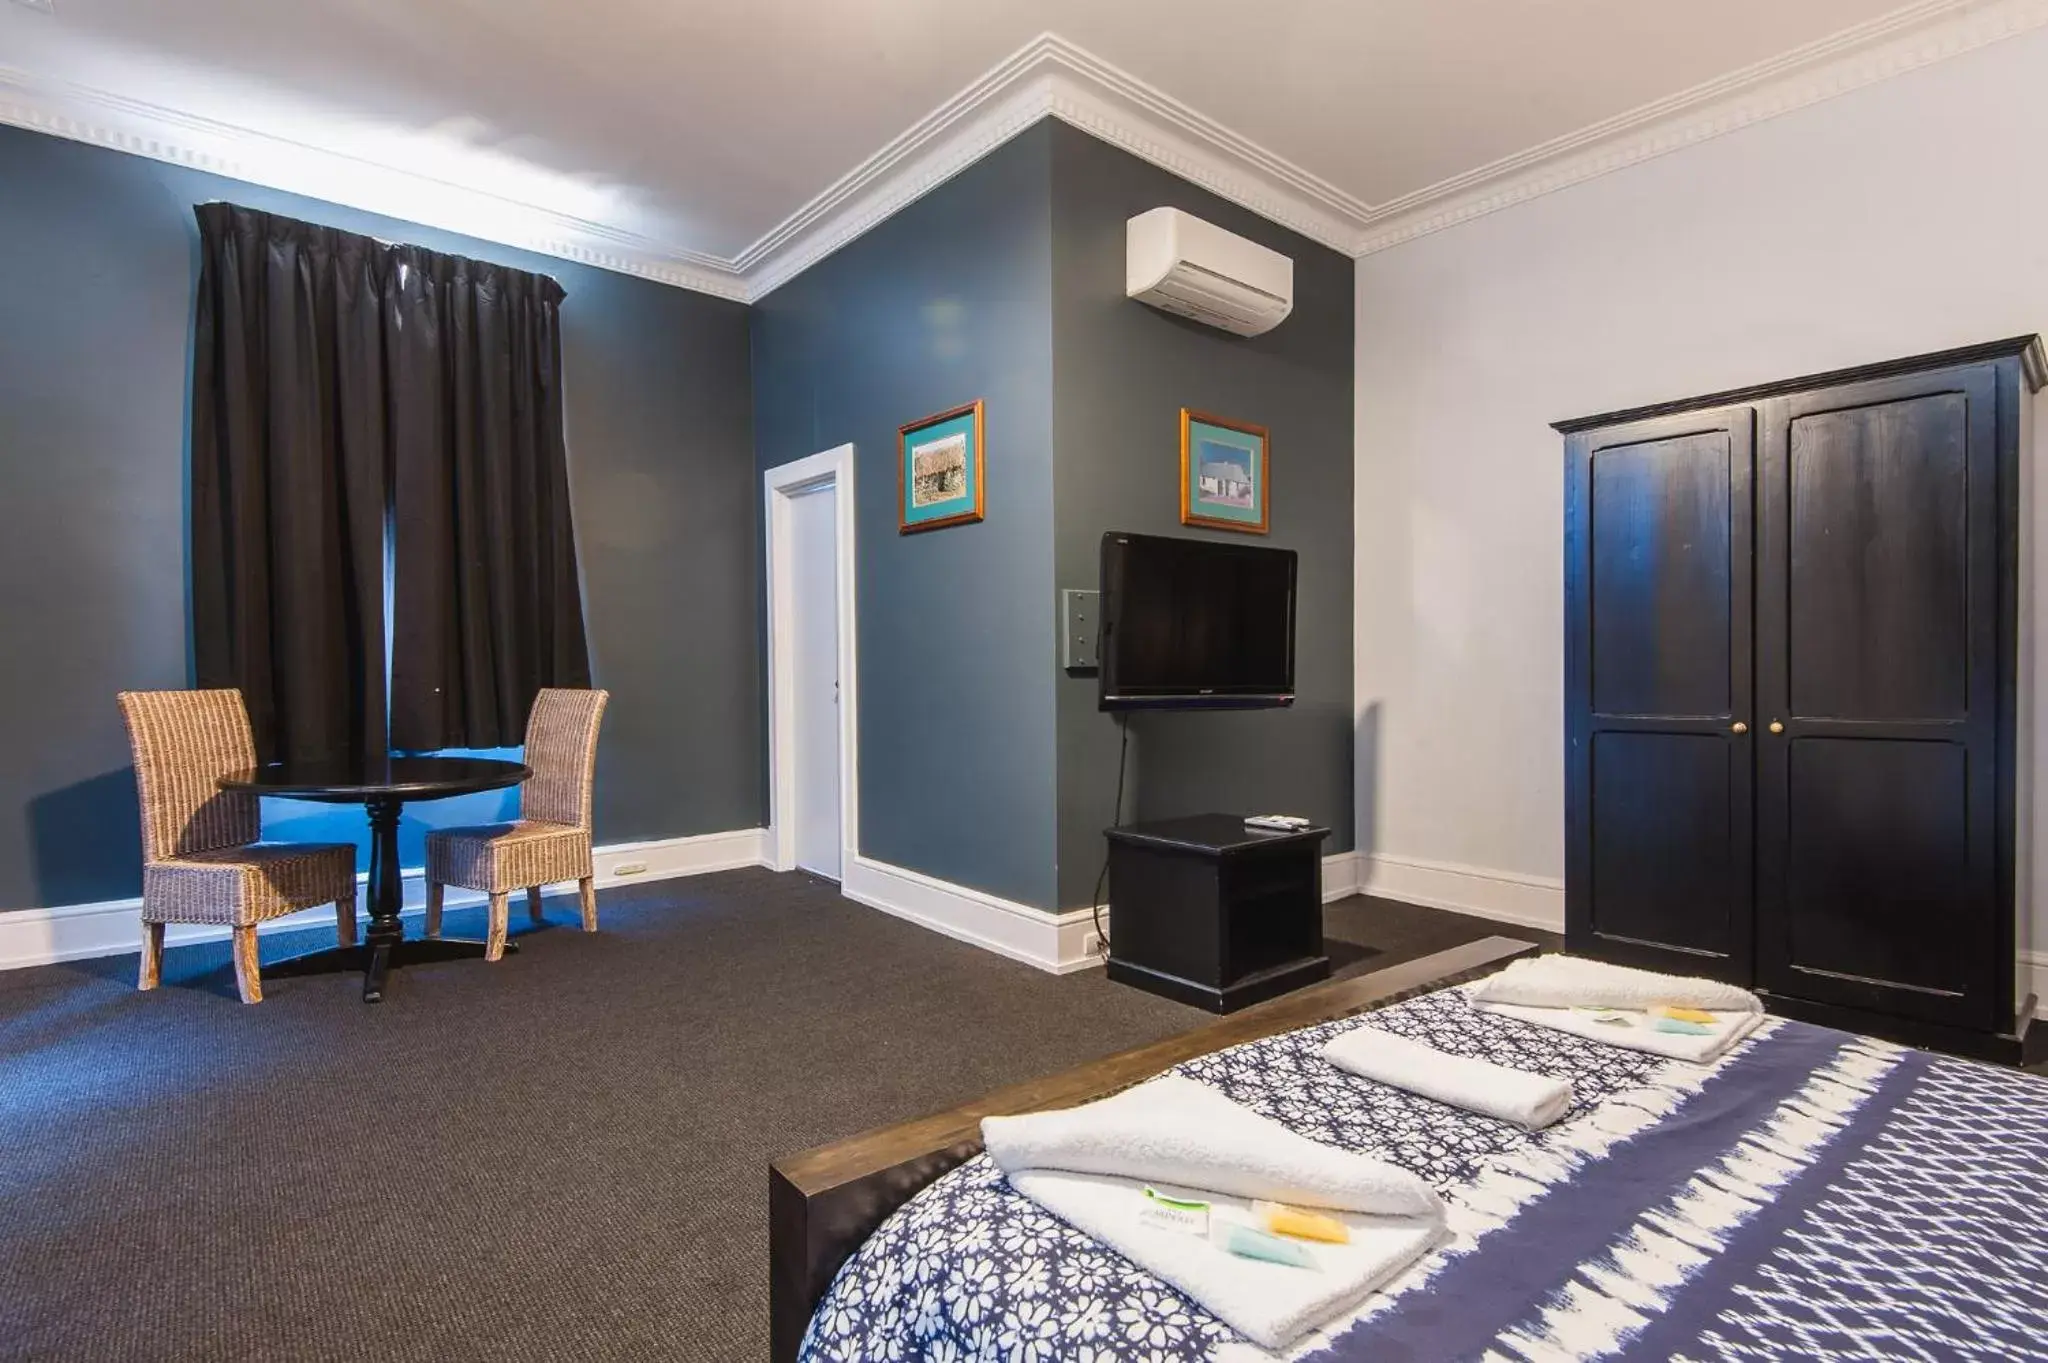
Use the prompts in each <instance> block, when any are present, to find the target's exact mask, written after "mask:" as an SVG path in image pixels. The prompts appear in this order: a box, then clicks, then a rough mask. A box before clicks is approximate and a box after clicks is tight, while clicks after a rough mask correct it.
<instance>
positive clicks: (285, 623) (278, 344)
mask: <svg viewBox="0 0 2048 1363" xmlns="http://www.w3.org/2000/svg"><path fill="white" fill-rule="evenodd" d="M197 211H198V216H199V238H200V247H201V256H200V265H199V303H198V317H197V328H196V334H195V341H194V352H193V366H192V513H191V514H192V633H193V654H194V659H195V662H196V664H197V670H198V678H199V684H200V685H201V686H234V687H240V688H241V691H242V696H243V699H244V700H245V701H246V702H247V704H248V707H249V719H250V722H251V724H252V725H253V726H254V728H255V732H256V744H257V751H258V752H259V753H261V754H262V755H263V756H264V757H265V759H266V760H268V759H274V758H294V759H305V758H340V759H348V758H353V757H357V756H360V755H361V754H363V753H365V752H382V751H383V750H384V746H385V742H384V734H385V710H384V522H385V512H386V505H387V496H386V493H387V487H388V484H387V481H386V472H385V471H386V468H387V466H388V462H389V447H388V443H387V440H388V429H389V423H388V421H387V419H386V415H385V407H386V390H385V375H386V357H385V345H384V301H383V300H384V290H385V284H386V281H387V279H388V275H389V265H390V260H389V254H388V252H387V251H386V250H385V248H383V247H382V246H380V245H379V244H378V243H376V242H374V241H371V240H370V239H369V238H367V237H360V236H356V235H354V234H352V233H348V232H337V231H335V230H333V229H332V228H326V227H316V226H314V225H312V224H311V223H303V222H295V221H293V220H292V219H290V218H279V217H275V216H273V215H271V214H268V213H259V212H256V211H254V210H252V209H247V208H237V207H234V206H233V205H230V204H219V203H214V204H202V205H201V206H200V207H199V209H198V210H197Z"/></svg>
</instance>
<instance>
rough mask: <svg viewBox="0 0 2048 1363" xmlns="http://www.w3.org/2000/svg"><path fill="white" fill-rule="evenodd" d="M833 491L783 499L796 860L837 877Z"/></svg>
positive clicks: (825, 489)
mask: <svg viewBox="0 0 2048 1363" xmlns="http://www.w3.org/2000/svg"><path fill="white" fill-rule="evenodd" d="M838 502H839V490H838V487H837V485H836V484H834V483H827V484H825V485H824V486H823V487H820V488H817V489H815V490H813V491H809V492H803V493H799V494H798V495H796V496H795V497H792V498H791V499H790V504H789V511H790V516H789V532H790V534H789V538H790V546H789V563H790V587H791V591H790V607H791V614H792V615H793V616H794V617H795V619H794V622H793V623H794V625H795V629H794V630H793V636H794V643H795V648H794V650H793V652H794V654H795V657H794V658H793V659H792V660H791V661H792V662H793V663H794V666H793V668H792V669H791V671H792V673H793V680H794V683H795V685H794V690H795V700H796V709H795V716H794V717H795V721H796V734H795V738H796V745H795V746H796V802H795V803H796V811H795V813H796V864H797V865H798V866H801V867H802V868H803V869H804V870H806V871H814V872H816V873H817V874H819V875H821V876H825V877H827V878H828V879H831V880H837V879H839V542H838V540H839V516H838V512H839V507H838Z"/></svg>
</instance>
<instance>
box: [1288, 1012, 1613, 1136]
mask: <svg viewBox="0 0 2048 1363" xmlns="http://www.w3.org/2000/svg"><path fill="white" fill-rule="evenodd" d="M1323 1059H1325V1060H1327V1061H1329V1062H1330V1063H1331V1064H1332V1065H1335V1066H1336V1067H1337V1068H1338V1069H1340V1070H1348V1071H1349V1072H1350V1073H1352V1074H1356V1075H1362V1076H1363V1077H1365V1078H1367V1079H1375V1080H1378V1081H1379V1082H1380V1083H1382V1084H1391V1085H1392V1086H1393V1087H1395V1088H1397V1089H1403V1090H1405V1091H1407V1092H1409V1093H1419V1094H1421V1095H1422V1096H1423V1097H1425V1098H1434V1099H1436V1100H1437V1101H1438V1102H1440V1103H1449V1104H1450V1105H1451V1106H1452V1107H1461V1108H1464V1109H1465V1110H1466V1111H1467V1112H1477V1113H1481V1114H1483V1115H1485V1116H1488V1117H1498V1118H1500V1119H1501V1120H1502V1121H1507V1122H1513V1123H1515V1124H1516V1125H1517V1126H1522V1127H1526V1128H1528V1129H1529V1130H1531V1131H1536V1130H1540V1129H1541V1128H1543V1127H1546V1126H1549V1125H1550V1124H1551V1123H1552V1122H1554V1121H1556V1120H1557V1119H1558V1118H1560V1117H1562V1116H1564V1114H1565V1113H1566V1112H1568V1111H1570V1110H1571V1105H1572V1086H1571V1083H1570V1081H1569V1080H1564V1079H1552V1078H1551V1077H1550V1076H1548V1075H1544V1074H1531V1073H1529V1072H1528V1071H1527V1070H1511V1069H1509V1068H1508V1067H1507V1066H1505V1065H1495V1064H1492V1063H1490V1062H1488V1061H1485V1060H1473V1059H1469V1058H1468V1057H1465V1056H1461V1055H1445V1054H1444V1053H1443V1052H1442V1051H1439V1050H1437V1049H1436V1048H1435V1047H1433V1046H1425V1045H1423V1044H1422V1043H1421V1042H1419V1041H1410V1040H1409V1039H1408V1038H1407V1037H1404V1036H1395V1035H1394V1034H1393V1033H1392V1032H1383V1031H1381V1030H1380V1029H1379V1028H1377V1027H1356V1028H1353V1029H1352V1030H1351V1031H1348V1032H1345V1033H1343V1034H1342V1035H1341V1036H1338V1037H1335V1038H1333V1039H1332V1040H1331V1041H1330V1042H1329V1044H1327V1045H1326V1046H1324V1047H1323Z"/></svg>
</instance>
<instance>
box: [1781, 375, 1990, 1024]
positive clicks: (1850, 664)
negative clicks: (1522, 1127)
mask: <svg viewBox="0 0 2048 1363" xmlns="http://www.w3.org/2000/svg"><path fill="white" fill-rule="evenodd" d="M1997 417H1998V414H1997V387H1996V382H1995V370H1994V369H1993V367H1992V366H1989V365H1980V366H1974V367H1968V368H1962V369H1951V370H1946V371H1937V372H1934V373H1930V374H1915V375H1909V376H1906V377H1902V378H1893V379H1883V380H1877V381H1873V382H1869V383H1860V384H1852V385H1847V386H1845V387H1841V388H1834V389H1825V390H1821V391H1818V392H1812V393H1802V394H1798V395H1796V396H1793V397H1788V398H1780V399H1776V400H1773V401H1772V402H1769V403H1767V404H1765V405H1764V406H1763V409H1762V425H1763V437H1762V439H1763V452H1762V487H1761V490H1760V497H1759V502H1760V508H1761V510H1760V515H1761V520H1760V524H1759V545H1758V557H1757V650H1758V653H1757V693H1758V694H1757V717H1758V719H1759V720H1761V721H1762V722H1763V732H1762V733H1761V734H1760V735H1759V738H1758V751H1757V842H1758V846H1757V856H1758V864H1757V969H1758V982H1759V983H1760V984H1761V985H1762V986H1763V987H1764V988H1765V989H1767V990H1770V991H1772V992H1774V993H1779V994H1784V995H1787V996H1790V997H1793V998H1802V999H1809V1000H1813V1001H1815V1002H1819V1003H1832V1004H1841V1005H1847V1006H1851V1007H1859V1008H1870V1009H1877V1010H1881V1011H1883V1012H1887V1013H1891V1014H1895V1015H1899V1016H1904V1017H1912V1018H1918V1019H1922V1020H1924V1021H1929V1022H1938V1023H1949V1024H1953V1025H1957V1026H1966V1027H1978V1028H1988V1027H1991V1026H1993V1025H1995V1024H1996V1023H1998V1022H2001V1021H2003V1022H2010V1020H2011V1019H2010V1018H2005V1019H1998V1018H1997V1017H1995V1013H1996V1011H1997V1009H1996V1003H1997V1001H1998V999H1999V998H2000V997H2001V996H2002V994H2003V992H2004V991H2003V990H2001V988H2000V987H1999V982H1998V980H1997V973H1998V966H1997V959H1998V957H1997V951H1998V948H1997V938H1996V933H1997V917H1998V914H1999V912H2000V909H1999V903H1998V901H1999V895H1998V883H1999V876H1998V839H1997V830H1998V827H1999V822H1998V820H1999V816H1998V809H1997V806H1998V798H1997V790H1998V775H1997V773H1998V712H1999V675H2000V666H1999V627H1998V612H1999V596H2000V591H1999V577H2000V570H1999V558H2000V553H2001V548H2000V509H1999V508H2000V503H1999V488H1998V484H1999V477H2000V470H1999V459H1998V439H1997V432H1998V419H1997ZM2010 966H2011V963H2010V961H2007V962H2006V968H2007V970H2008V972H2009V970H2010Z"/></svg>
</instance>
